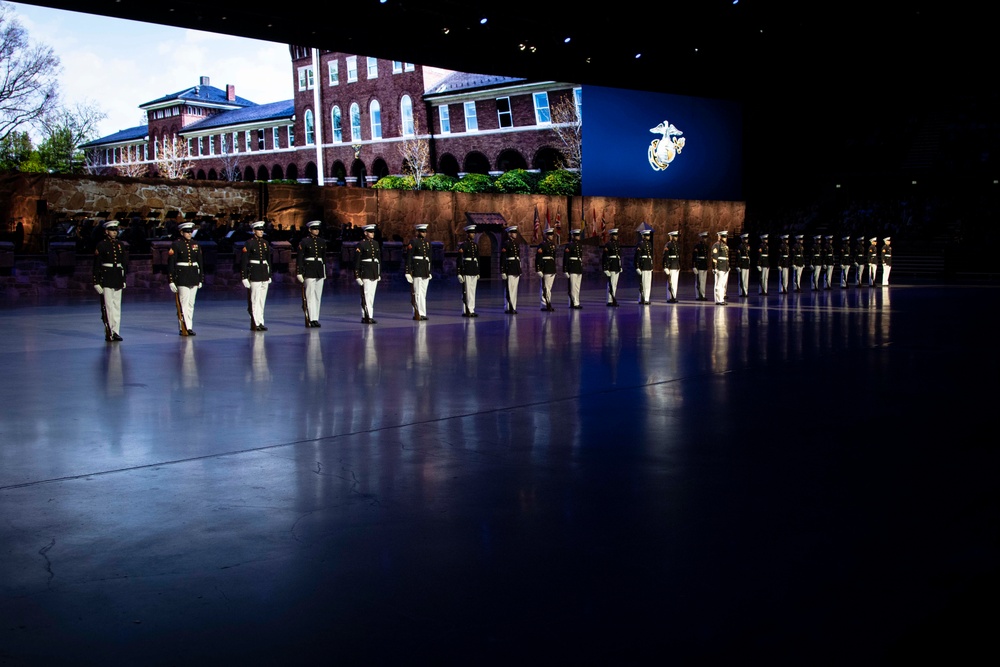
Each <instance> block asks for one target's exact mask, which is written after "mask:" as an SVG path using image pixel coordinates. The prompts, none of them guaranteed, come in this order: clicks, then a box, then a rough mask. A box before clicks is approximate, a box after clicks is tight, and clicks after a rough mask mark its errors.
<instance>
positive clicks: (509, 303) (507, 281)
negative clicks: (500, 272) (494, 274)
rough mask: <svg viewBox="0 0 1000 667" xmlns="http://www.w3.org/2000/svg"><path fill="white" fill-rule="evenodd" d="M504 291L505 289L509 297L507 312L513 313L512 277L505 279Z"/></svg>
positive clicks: (505, 293)
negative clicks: (511, 299) (511, 296)
mask: <svg viewBox="0 0 1000 667" xmlns="http://www.w3.org/2000/svg"><path fill="white" fill-rule="evenodd" d="M503 291H504V296H506V297H507V312H508V313H512V312H514V304H512V303H511V302H510V278H507V280H505V281H503Z"/></svg>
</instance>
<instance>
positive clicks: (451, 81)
mask: <svg viewBox="0 0 1000 667" xmlns="http://www.w3.org/2000/svg"><path fill="white" fill-rule="evenodd" d="M521 81H527V79H524V78H520V77H513V76H497V75H493V74H472V73H470V72H452V73H451V74H449V75H448V76H446V77H445V78H443V79H441V81H439V82H438V83H437V84H436V85H435V86H434V87H432V88H431V89H430V90H427V91H425V93H424V94H425V95H441V94H446V93H457V92H459V91H469V90H476V89H478V88H490V87H493V86H497V85H500V84H503V83H516V82H521Z"/></svg>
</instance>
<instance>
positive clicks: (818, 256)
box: [809, 234, 823, 290]
mask: <svg viewBox="0 0 1000 667" xmlns="http://www.w3.org/2000/svg"><path fill="white" fill-rule="evenodd" d="M809 251H810V254H809V262H810V264H809V268H810V269H812V273H811V274H810V277H811V279H812V280H811V283H810V285H811V288H812V289H814V290H818V289H820V288H821V287H822V286H823V284H822V283H821V282H820V274H822V273H823V237H822V236H820V235H819V234H817V235H816V236H814V237H813V242H812V246H810V248H809Z"/></svg>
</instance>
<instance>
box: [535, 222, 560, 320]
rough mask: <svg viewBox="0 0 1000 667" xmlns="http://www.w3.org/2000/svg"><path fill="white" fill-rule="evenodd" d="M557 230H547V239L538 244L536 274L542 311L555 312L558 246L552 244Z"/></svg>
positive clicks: (549, 228)
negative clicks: (553, 298)
mask: <svg viewBox="0 0 1000 667" xmlns="http://www.w3.org/2000/svg"><path fill="white" fill-rule="evenodd" d="M553 234H555V230H554V229H552V228H551V227H546V228H545V238H544V239H543V240H542V242H541V243H539V244H538V250H537V251H536V252H535V273H537V274H538V283H539V284H538V298H539V299H540V300H541V302H542V310H554V308H553V307H552V283H554V282H555V280H556V245H555V243H553V242H552V236H553Z"/></svg>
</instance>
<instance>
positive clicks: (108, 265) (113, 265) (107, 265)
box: [101, 264, 121, 269]
mask: <svg viewBox="0 0 1000 667" xmlns="http://www.w3.org/2000/svg"><path fill="white" fill-rule="evenodd" d="M101 266H106V267H108V268H109V269H113V268H114V267H116V266H117V267H119V268H120V267H121V264H101Z"/></svg>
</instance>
